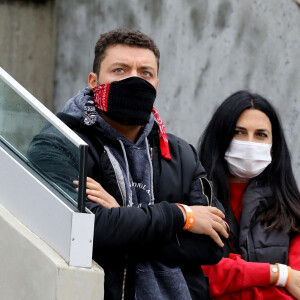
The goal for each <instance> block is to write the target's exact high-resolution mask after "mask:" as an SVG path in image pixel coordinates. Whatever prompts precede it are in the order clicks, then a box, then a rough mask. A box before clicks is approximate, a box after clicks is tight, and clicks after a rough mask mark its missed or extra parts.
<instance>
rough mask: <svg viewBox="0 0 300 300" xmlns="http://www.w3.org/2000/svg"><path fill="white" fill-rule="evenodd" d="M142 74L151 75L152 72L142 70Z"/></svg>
mask: <svg viewBox="0 0 300 300" xmlns="http://www.w3.org/2000/svg"><path fill="white" fill-rule="evenodd" d="M142 75H143V76H146V77H151V75H152V74H151V73H150V72H148V71H143V72H142Z"/></svg>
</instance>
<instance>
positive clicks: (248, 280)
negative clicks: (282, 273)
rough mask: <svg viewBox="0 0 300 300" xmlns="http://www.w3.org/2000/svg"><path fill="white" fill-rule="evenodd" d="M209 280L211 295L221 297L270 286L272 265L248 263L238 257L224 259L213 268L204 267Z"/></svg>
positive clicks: (212, 266)
mask: <svg viewBox="0 0 300 300" xmlns="http://www.w3.org/2000/svg"><path fill="white" fill-rule="evenodd" d="M202 269H203V272H204V274H205V275H206V276H208V278H209V290H210V295H211V296H212V297H214V296H220V295H223V294H228V293H233V292H237V291H240V290H243V289H246V288H249V287H257V286H260V287H267V286H269V285H270V264H268V263H253V262H246V261H245V260H243V259H241V258H240V257H238V256H235V257H234V258H233V259H231V258H222V260H221V261H220V262H219V263H218V264H216V265H211V266H202Z"/></svg>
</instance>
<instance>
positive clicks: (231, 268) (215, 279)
mask: <svg viewBox="0 0 300 300" xmlns="http://www.w3.org/2000/svg"><path fill="white" fill-rule="evenodd" d="M289 266H290V267H291V268H293V269H295V270H298V271H299V270H300V235H299V234H298V235H297V236H296V237H295V238H294V239H293V240H292V241H291V243H290V249H289ZM202 269H203V272H204V273H205V275H206V276H208V278H209V290H210V295H211V297H215V296H222V295H223V296H224V299H225V295H229V294H230V295H231V296H232V297H233V295H234V294H235V295H236V296H237V293H240V296H241V295H242V294H244V295H253V293H255V294H257V295H258V294H260V295H262V297H264V296H265V297H270V298H271V297H273V298H274V299H279V298H280V299H292V298H291V297H290V296H289V295H288V293H287V291H286V289H284V288H279V287H276V286H274V285H270V264H268V263H253V262H247V261H245V260H243V259H241V258H240V257H238V256H234V257H233V258H232V259H231V258H223V259H222V260H221V261H220V262H219V263H218V264H216V265H212V266H202ZM232 293H233V294H232ZM276 297H278V298H276ZM221 298H222V297H221ZM221 298H220V299H221ZM230 299H231V298H230ZM234 299H235V298H234ZM242 299H248V298H245V297H242ZM249 299H253V298H249ZM261 299H263V298H261Z"/></svg>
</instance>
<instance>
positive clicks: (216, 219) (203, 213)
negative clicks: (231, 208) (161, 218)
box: [179, 205, 228, 247]
mask: <svg viewBox="0 0 300 300" xmlns="http://www.w3.org/2000/svg"><path fill="white" fill-rule="evenodd" d="M189 207H190V209H191V210H192V211H193V213H194V218H195V225H194V226H193V227H192V228H191V229H190V230H189V231H190V232H193V233H197V234H206V235H209V236H210V237H211V238H212V239H213V240H214V241H215V242H216V243H217V244H218V245H219V246H220V247H223V246H224V244H223V242H222V240H221V238H220V236H219V234H221V235H222V236H224V237H225V238H228V233H227V226H226V224H225V222H224V220H223V218H225V216H224V214H223V213H222V211H220V210H219V209H218V208H216V207H211V206H199V205H195V206H189ZM179 208H180V209H181V211H182V213H183V215H184V218H186V215H185V212H184V210H183V209H182V208H181V207H180V206H179ZM218 233H219V234H218Z"/></svg>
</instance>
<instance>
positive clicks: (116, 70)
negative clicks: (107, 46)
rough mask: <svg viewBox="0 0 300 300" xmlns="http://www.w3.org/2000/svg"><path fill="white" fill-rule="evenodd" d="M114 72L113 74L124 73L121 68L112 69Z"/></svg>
mask: <svg viewBox="0 0 300 300" xmlns="http://www.w3.org/2000/svg"><path fill="white" fill-rule="evenodd" d="M114 72H115V73H124V69H122V68H117V69H114Z"/></svg>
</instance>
